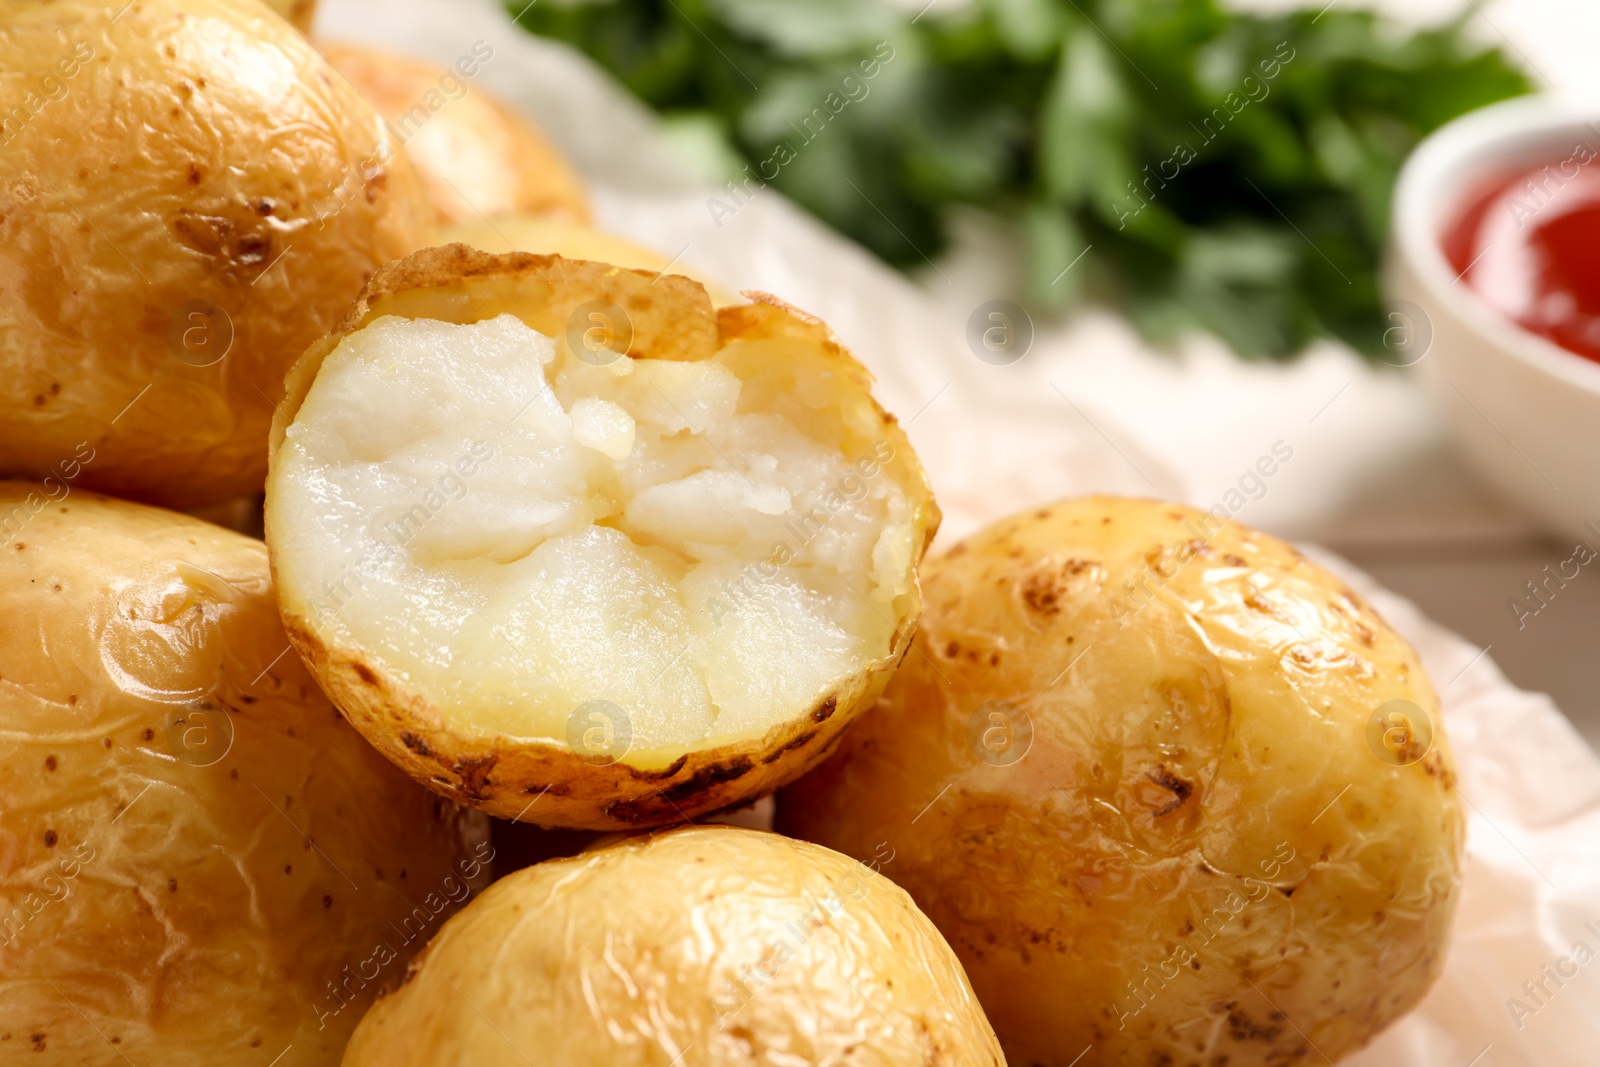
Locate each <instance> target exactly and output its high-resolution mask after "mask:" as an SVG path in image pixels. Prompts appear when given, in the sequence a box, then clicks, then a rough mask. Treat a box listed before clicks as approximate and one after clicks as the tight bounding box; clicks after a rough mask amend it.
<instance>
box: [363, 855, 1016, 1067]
mask: <svg viewBox="0 0 1600 1067" xmlns="http://www.w3.org/2000/svg"><path fill="white" fill-rule="evenodd" d="M534 1062H538V1063H548V1064H561V1065H562V1067H583V1065H586V1064H594V1065H596V1067H602V1065H603V1067H647V1065H648V1067H661V1065H664V1064H667V1063H673V1064H691V1063H692V1064H697V1065H703V1067H722V1065H727V1067H733V1065H735V1064H739V1065H743V1064H753V1063H772V1064H778V1063H784V1064H790V1063H792V1064H845V1063H852V1064H854V1063H860V1064H874V1065H882V1067H893V1065H897V1064H902V1065H905V1067H924V1065H930V1064H949V1065H952V1067H954V1065H958V1064H959V1065H960V1067H983V1065H990V1067H998V1065H1000V1064H1003V1063H1004V1060H1002V1058H1001V1055H1000V1047H999V1045H998V1044H997V1043H996V1041H995V1038H994V1033H993V1031H991V1029H990V1027H989V1024H988V1022H987V1021H986V1020H985V1019H984V1017H983V1009H982V1008H980V1007H979V1006H978V1002H977V999H976V998H975V997H974V996H973V995H972V987H971V986H970V985H968V984H967V979H966V975H964V974H962V972H961V964H960V963H959V962H957V960H956V958H955V955H954V953H952V952H951V951H950V947H949V946H948V945H946V944H945V943H944V940H943V939H942V938H941V937H940V936H939V931H938V930H936V929H934V927H933V924H932V923H930V922H929V921H928V920H927V918H926V917H925V916H924V915H923V914H922V913H921V912H919V911H918V910H917V909H916V906H915V905H914V904H912V902H911V899H910V898H909V897H907V896H906V894H905V893H904V892H902V891H901V890H899V889H897V888H896V887H895V886H894V884H893V883H892V882H890V881H889V880H888V879H886V878H882V877H880V876H879V875H877V874H874V873H873V872H872V871H870V870H868V869H867V868H866V867H863V866H862V865H861V864H859V863H857V862H855V861H854V860H852V859H848V858H846V857H844V856H841V855H839V854H838V853H835V852H829V851H828V850H827V849H824V848H818V847H816V846H815V845H808V844H806V843H804V842H801V841H790V840H788V839H786V838H783V837H779V836H778V835H776V834H770V833H764V832H762V831H759V830H744V829H736V828H733V827H711V826H697V827H689V828H683V829H678V830H672V831H667V832H665V833H659V834H655V835H653V836H648V837H643V836H640V837H632V838H627V839H624V840H623V841H621V842H620V843H616V844H612V845H610V846H607V847H602V848H599V849H596V850H591V851H589V852H586V853H584V854H583V855H580V856H574V857H572V858H571V859H561V860H551V861H548V862H546V863H541V864H539V865H538V866H537V867H530V868H527V869H524V870H521V871H518V872H517V873H516V874H513V875H510V876H508V877H506V878H503V879H501V880H500V881H498V882H496V883H495V884H494V885H493V886H491V887H490V889H489V891H488V892H486V893H484V894H483V896H481V897H479V898H478V899H477V900H475V901H473V902H472V903H471V904H470V905H468V906H467V908H466V909H465V910H464V911H462V912H461V914H459V915H457V916H456V917H455V918H453V919H451V920H450V921H449V922H448V923H446V924H445V927H444V929H443V930H441V931H440V932H439V935H438V936H437V937H436V938H434V939H433V941H432V942H431V943H430V944H429V945H428V950H427V952H426V953H424V954H423V955H422V956H420V957H418V959H417V961H416V962H415V963H414V964H413V965H412V968H411V970H410V972H409V973H408V974H407V980H406V983H405V985H403V986H402V987H401V988H400V990H399V991H398V992H396V993H393V994H391V995H389V996H387V997H385V998H384V999H383V1000H381V1001H379V1002H378V1004H377V1006H376V1007H374V1008H373V1009H372V1011H371V1012H369V1013H368V1015H367V1017H366V1018H365V1019H363V1020H362V1023H361V1026H360V1028H359V1029H358V1030H357V1031H356V1034H355V1037H354V1038H353V1039H352V1040H351V1043H350V1051H349V1053H348V1055H347V1056H346V1057H345V1061H344V1067H411V1065H415V1067H467V1065H471V1067H526V1064H529V1063H534Z"/></svg>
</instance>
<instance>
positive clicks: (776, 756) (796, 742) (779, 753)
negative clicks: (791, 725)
mask: <svg viewBox="0 0 1600 1067" xmlns="http://www.w3.org/2000/svg"><path fill="white" fill-rule="evenodd" d="M816 736H817V732H816V731H815V730H807V731H806V732H805V733H803V734H798V735H796V736H795V737H794V738H793V739H791V740H790V741H788V742H786V743H785V744H784V745H783V746H781V747H780V748H778V749H776V750H775V751H772V752H769V753H767V754H766V755H765V756H763V757H761V762H762V763H776V762H777V761H778V760H780V759H782V758H783V755H784V753H785V752H793V751H794V750H795V749H797V748H804V747H805V746H806V745H808V744H810V743H811V739H812V738H814V737H816Z"/></svg>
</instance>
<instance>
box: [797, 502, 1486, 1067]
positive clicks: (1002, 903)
mask: <svg viewBox="0 0 1600 1067" xmlns="http://www.w3.org/2000/svg"><path fill="white" fill-rule="evenodd" d="M923 582H924V584H925V587H926V590H927V610H926V613H925V615H924V617H923V621H922V626H921V629H920V631H919V632H918V634H917V637H916V644H915V649H916V651H915V652H914V653H913V654H912V655H911V656H909V657H908V658H907V660H906V663H905V666H904V667H903V668H902V669H901V671H900V672H899V673H898V674H897V675H896V676H895V678H894V680H893V682H892V683H891V684H890V686H889V689H888V691H887V692H886V693H885V695H884V699H883V701H882V703H881V704H880V706H879V707H878V709H877V710H875V711H874V712H873V713H872V714H871V715H868V716H866V717H865V718H864V719H863V721H862V722H861V723H860V724H859V725H858V726H856V727H855V729H854V730H852V731H851V732H850V733H849V734H848V735H846V737H845V739H844V742H843V743H842V744H841V746H840V748H839V751H838V754H837V755H836V756H834V757H833V758H832V759H830V760H829V761H827V762H826V763H825V764H824V765H823V766H822V767H821V768H820V769H818V770H817V771H816V772H815V773H814V774H812V775H811V776H809V777H807V778H804V779H802V780H801V781H799V782H798V783H796V784H795V785H794V786H792V787H790V788H789V789H787V790H785V791H784V792H783V793H781V794H780V796H779V802H778V810H777V825H778V827H779V829H781V830H783V831H784V832H787V833H792V834H795V835H798V836H800V837H803V838H805V839H807V840H811V841H816V842H819V843H821V844H824V845H827V846H828V847H830V848H835V849H838V850H839V851H841V852H844V853H846V854H849V855H854V856H870V855H873V854H875V853H882V854H886V855H892V860H891V861H890V862H888V863H886V864H884V865H883V872H884V873H885V874H887V875H888V876H889V877H891V878H893V879H894V880H895V881H897V882H899V883H900V884H901V885H902V886H904V887H905V888H906V889H907V890H908V891H909V892H910V894H911V896H912V898H913V899H915V900H916V901H917V903H918V905H919V906H921V908H922V909H923V911H925V912H926V913H927V914H928V916H929V917H930V918H931V919H933V921H934V922H935V923H936V924H937V925H938V926H939V929H940V930H942V931H943V932H944V935H945V937H946V938H947V939H949V941H950V944H951V946H952V947H953V948H954V949H955V951H956V953H957V955H959V956H960V957H961V960H962V962H963V963H964V964H965V965H966V968H967V973H968V974H969V975H970V976H971V978H972V983H973V986H974V988H976V989H977V991H978V996H979V999H980V1000H982V1002H983V1004H984V1006H985V1008H986V1009H987V1011H988V1013H989V1018H990V1019H991V1021H993V1023H994V1025H995V1028H996V1030H997V1032H998V1033H999V1035H1000V1040H1001V1044H1002V1045H1003V1046H1004V1048H1005V1050H1006V1055H1007V1056H1008V1057H1010V1058H1011V1060H1012V1062H1014V1063H1026V1064H1042V1065H1050V1067H1067V1065H1068V1064H1071V1063H1077V1064H1078V1065H1079V1067H1099V1065H1112V1064H1116V1065H1121V1064H1170V1065H1173V1067H1189V1065H1193V1064H1199V1065H1205V1067H1210V1065H1213V1064H1228V1065H1229V1067H1266V1065H1278V1064H1288V1063H1312V1062H1331V1061H1335V1060H1338V1059H1339V1058H1340V1057H1341V1056H1343V1055H1345V1054H1347V1053H1349V1052H1350V1051H1352V1050H1353V1049H1356V1048H1359V1047H1360V1046H1361V1045H1363V1044H1365V1043H1366V1042H1367V1041H1369V1040H1370V1039H1371V1038H1372V1037H1373V1035H1375V1034H1376V1033H1377V1032H1378V1031H1379V1030H1381V1029H1383V1027H1384V1026H1386V1025H1387V1024H1388V1023H1389V1022H1391V1021H1392V1020H1394V1019H1395V1018H1396V1017H1398V1016H1399V1015H1400V1014H1402V1013H1403V1012H1405V1011H1406V1010H1407V1009H1408V1008H1410V1007H1411V1006H1412V1005H1414V1004H1415V1003H1416V1002H1417V1001H1418V1000H1419V999H1420V998H1421V997H1422V995H1423V993H1424V992H1426V991H1427V989H1428V987H1429V985H1430V984H1431V983H1432V982H1433V980H1434V978H1435V977H1436V976H1437V975H1438V973H1439V970H1440V967H1441V963H1442V954H1443V952H1444V946H1445V938H1446V933H1447V931H1448V928H1449V925H1450V919H1451V914H1452V912H1453V910H1454V907H1455V903H1456V899H1457V895H1458V889H1459V877H1460V869H1461V848H1462V835H1463V818H1462V811H1461V806H1460V803H1459V802H1458V799H1457V795H1456V792H1455V788H1454V785H1455V769H1454V766H1453V764H1452V761H1451V757H1450V751H1449V748H1448V745H1447V744H1446V742H1445V738H1444V735H1443V732H1442V730H1441V728H1440V723H1439V721H1438V702H1437V700H1436V698H1435V696H1434V692H1433V690H1432V688H1431V686H1430V684H1429V682H1428V678H1427V676H1426V675H1425V674H1424V673H1423V669H1422V666H1421V664H1420V663H1419V662H1418V660H1417V657H1416V655H1415V654H1414V653H1413V652H1412V650H1411V649H1410V648H1409V647H1408V646H1407V645H1406V643H1405V642H1404V641H1403V640H1402V639H1401V638H1400V637H1398V636H1397V635H1396V634H1395V633H1394V631H1393V630H1391V629H1390V628H1389V627H1388V626H1387V625H1386V624H1385V623H1384V621H1383V620H1382V619H1381V618H1379V617H1378V616H1377V615H1376V614H1375V613H1374V612H1373V610H1372V609H1371V607H1369V606H1368V605H1367V604H1366V603H1365V602H1364V601H1363V600H1362V599H1361V598H1360V597H1359V596H1358V595H1356V594H1355V593H1353V592H1351V591H1350V590H1349V589H1348V588H1346V587H1345V586H1344V584H1343V583H1341V582H1340V581H1339V580H1338V579H1337V578H1335V577H1334V576H1333V575H1331V574H1329V573H1328V572H1327V571H1326V570H1324V569H1323V568H1321V567H1319V566H1317V565H1316V564H1314V563H1311V562H1310V561H1308V560H1307V559H1305V558H1304V557H1303V556H1301V555H1300V553H1298V552H1297V551H1295V550H1294V549H1293V548H1291V547H1290V546H1288V545H1286V544H1284V543H1282V542H1281V541H1278V540H1275V539H1273V538H1271V537H1267V536H1264V535H1262V534H1259V533H1256V532H1254V531H1252V530H1248V529H1245V528H1244V527H1242V526H1239V525H1236V524H1234V523H1231V522H1226V521H1223V520H1222V519H1221V518H1219V517H1218V516H1216V515H1214V514H1209V513H1206V512H1200V511H1195V510H1193V509H1191V508H1187V507H1181V506H1178V505H1174V504H1164V503H1159V502H1155V501H1146V500H1123V499H1115V498H1109V497H1093V498H1089V499H1085V500H1075V501H1067V502H1065V503H1061V504H1057V505H1055V506H1054V507H1049V508H1044V509H1041V510H1039V511H1037V512H1032V513H1028V514H1024V515H1018V516H1016V517H1014V518H1011V519H1007V520H1005V521H1003V522H1000V523H998V524H996V525H994V526H992V527H990V528H989V529H987V530H985V531H983V532H981V533H979V534H976V535H975V536H973V537H971V538H970V539H968V540H966V541H964V542H962V543H960V544H958V545H956V546H955V547H954V548H952V549H951V550H950V551H949V552H947V553H945V554H944V555H942V556H941V557H939V558H937V559H934V560H932V561H930V562H929V563H928V564H927V566H926V567H924V568H923ZM1375 727H1377V729H1376V730H1375V729H1374V728H1375ZM1430 740H1431V744H1430V743H1429V741H1430Z"/></svg>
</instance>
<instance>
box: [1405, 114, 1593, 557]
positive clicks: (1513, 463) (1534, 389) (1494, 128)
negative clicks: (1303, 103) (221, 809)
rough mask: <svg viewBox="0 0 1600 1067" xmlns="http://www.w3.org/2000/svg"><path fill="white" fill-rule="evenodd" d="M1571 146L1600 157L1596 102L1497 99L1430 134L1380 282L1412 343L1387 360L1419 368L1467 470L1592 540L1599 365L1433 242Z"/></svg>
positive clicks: (1557, 527) (1553, 523)
mask: <svg viewBox="0 0 1600 1067" xmlns="http://www.w3.org/2000/svg"><path fill="white" fill-rule="evenodd" d="M1580 141H1582V142H1584V143H1587V144H1588V145H1590V146H1591V147H1593V148H1594V149H1596V150H1597V151H1600V106H1596V105H1594V104H1592V103H1591V104H1589V105H1587V106H1585V105H1583V104H1580V103H1576V102H1571V101H1565V100H1561V99H1559V98H1554V97H1548V96H1533V97H1524V98H1521V99H1517V100H1510V101H1507V102H1505V103H1502V104H1495V105H1494V106H1492V107H1487V108H1484V109H1482V110H1481V111H1475V112H1473V113H1471V114H1469V115H1465V116H1463V117H1461V118H1459V119H1457V120H1456V121H1454V122H1452V123H1450V124H1449V125H1447V126H1445V127H1443V128H1441V129H1440V130H1438V131H1436V132H1435V133H1434V134H1433V135H1432V136H1430V137H1428V138H1427V139H1426V140H1425V141H1423V142H1422V144H1421V145H1419V146H1418V148H1417V150H1416V152H1414V153H1413V154H1412V156H1411V158H1410V159H1409V160H1407V161H1406V164H1405V166H1404V168H1403V169H1402V170H1401V172H1400V180H1399V184H1398V185H1397V186H1396V189H1395V197H1394V213H1393V218H1392V221H1391V223H1390V231H1391V246H1390V254H1389V264H1388V269H1387V272H1386V273H1387V289H1388V292H1389V295H1390V297H1391V301H1392V303H1391V305H1390V309H1389V310H1390V321H1391V323H1393V324H1395V329H1396V330H1397V331H1400V332H1397V333H1396V336H1397V337H1401V336H1409V337H1412V338H1414V340H1413V341H1412V347H1411V348H1410V349H1409V350H1408V351H1407V352H1406V354H1405V355H1404V356H1403V357H1397V358H1395V359H1394V362H1397V363H1401V362H1403V363H1409V362H1412V361H1416V362H1417V363H1418V370H1419V371H1421V372H1422V375H1423V377H1424V379H1425V380H1426V381H1427V382H1428V384H1429V386H1430V388H1431V389H1432V391H1433V393H1434V395H1435V397H1436V398H1437V400H1438V402H1439V404H1440V405H1441V407H1442V408H1443V410H1444V412H1445V416H1446V419H1447V421H1448V423H1449V425H1450V427H1451V430H1452V431H1453V433H1454V435H1455V438H1456V440H1457V442H1458V443H1459V444H1460V446H1461V448H1462V450H1463V451H1464V452H1465V453H1466V455H1467V456H1468V458H1469V459H1470V461H1471V462H1472V463H1473V465H1474V466H1475V467H1477V469H1478V470H1479V471H1480V472H1481V473H1482V474H1483V476H1484V477H1485V478H1486V479H1488V481H1489V482H1490V483H1491V484H1492V485H1493V486H1495V487H1496V488H1497V489H1499V490H1500V491H1501V492H1502V493H1504V494H1505V495H1506V496H1507V497H1509V498H1511V499H1512V500H1513V501H1516V502H1517V503H1519V504H1520V505H1521V506H1522V507H1523V508H1525V509H1526V510H1527V511H1528V512H1529V513H1531V514H1532V515H1533V516H1535V517H1536V518H1538V519H1540V520H1542V521H1543V522H1544V524H1545V525H1547V526H1548V527H1550V529H1551V530H1552V531H1554V532H1559V533H1565V534H1567V535H1569V536H1573V537H1581V538H1584V539H1587V540H1589V541H1590V542H1591V543H1595V539H1596V537H1597V530H1595V529H1591V528H1590V526H1589V524H1590V523H1595V524H1596V526H1597V527H1600V363H1595V362H1592V361H1590V360H1587V359H1584V358H1583V357H1581V356H1577V355H1574V354H1572V353H1570V352H1568V351H1566V350H1565V349H1563V348H1560V347H1559V346H1557V345H1555V344H1553V343H1552V342H1550V341H1546V340H1545V339H1544V338H1542V337H1539V336H1537V335H1535V334H1532V333H1529V332H1527V331H1526V330H1523V329H1522V328H1521V327H1519V326H1517V324H1516V323H1514V322H1512V321H1511V320H1510V319H1507V318H1505V317H1504V316H1502V315H1501V314H1500V313H1499V312H1497V311H1495V310H1494V309H1493V308H1491V307H1489V306H1487V305H1486V304H1485V303H1484V302H1482V301H1481V300H1479V299H1478V297H1477V296H1476V295H1475V294H1473V293H1472V291H1471V290H1470V289H1468V288H1467V285H1466V283H1465V282H1458V281H1457V278H1456V271H1455V270H1454V268H1452V267H1451V265H1450V263H1449V261H1448V260H1447V259H1446V258H1445V255H1444V251H1443V248H1442V247H1441V244H1440V238H1441V236H1442V235H1443V233H1444V231H1445V228H1446V227H1447V226H1449V225H1450V224H1451V223H1452V222H1453V221H1454V220H1455V218H1456V217H1457V213H1458V212H1459V211H1460V210H1461V209H1462V208H1463V207H1464V206H1465V202H1466V200H1467V198H1469V197H1471V196H1472V195H1473V194H1474V193H1477V192H1481V191H1482V190H1483V188H1484V183H1485V182H1486V181H1487V180H1491V179H1493V178H1494V177H1495V176H1497V175H1500V174H1504V173H1506V172H1508V171H1511V170H1514V169H1515V168H1518V167H1519V166H1523V165H1530V166H1537V165H1539V164H1542V163H1546V162H1554V161H1555V160H1559V159H1565V158H1566V157H1567V156H1568V155H1570V154H1571V150H1572V147H1573V146H1574V145H1575V144H1577V143H1578V142H1580ZM1588 165H1589V166H1597V167H1600V159H1597V160H1595V161H1594V162H1591V163H1590V164H1588ZM1595 254H1596V255H1597V256H1600V248H1596V249H1595ZM1417 309H1420V310H1421V312H1422V314H1421V315H1420V316H1418V315H1417V314H1416V310H1417ZM1405 331H1411V333H1410V334H1406V333H1405Z"/></svg>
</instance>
